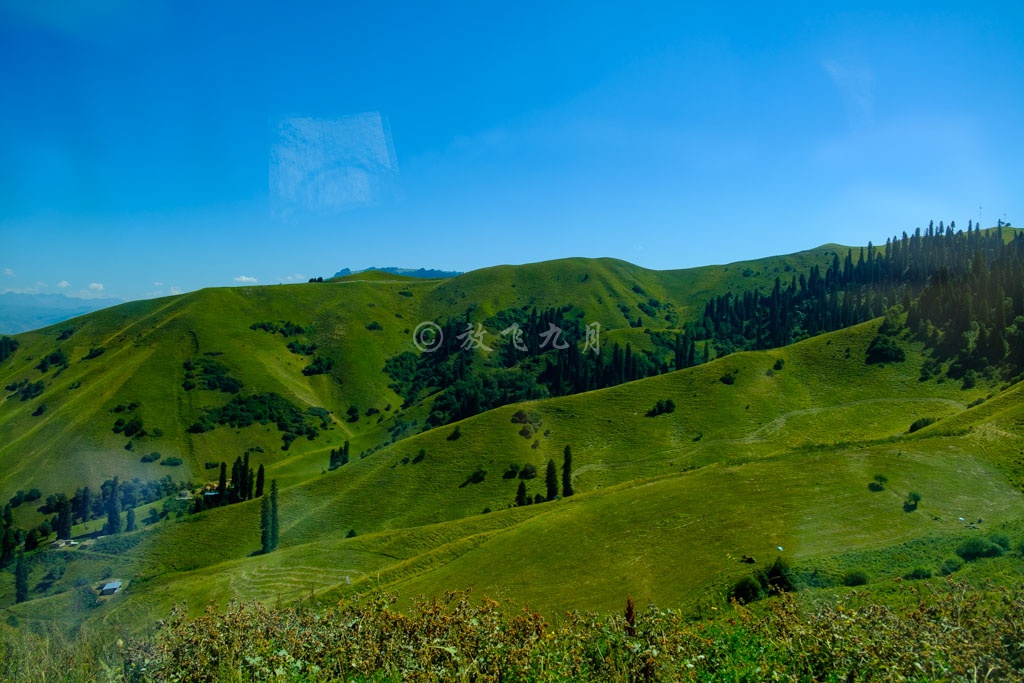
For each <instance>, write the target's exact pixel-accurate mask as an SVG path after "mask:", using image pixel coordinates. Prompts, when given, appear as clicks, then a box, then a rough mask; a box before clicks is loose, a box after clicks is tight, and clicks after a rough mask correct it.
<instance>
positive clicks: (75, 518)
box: [28, 475, 192, 550]
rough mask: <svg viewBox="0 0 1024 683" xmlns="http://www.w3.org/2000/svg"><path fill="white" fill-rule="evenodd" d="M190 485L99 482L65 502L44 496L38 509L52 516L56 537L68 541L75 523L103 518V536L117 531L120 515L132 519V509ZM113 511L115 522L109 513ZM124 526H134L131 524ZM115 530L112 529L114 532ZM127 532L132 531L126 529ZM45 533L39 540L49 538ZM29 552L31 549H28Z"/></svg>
mask: <svg viewBox="0 0 1024 683" xmlns="http://www.w3.org/2000/svg"><path fill="white" fill-rule="evenodd" d="M191 487H192V483H191V482H188V481H178V482H175V481H174V480H173V479H172V478H171V475H167V476H164V477H161V478H160V479H151V480H148V481H142V480H141V479H139V478H138V477H135V478H133V479H131V480H127V481H120V479H118V478H117V477H114V478H113V479H108V480H106V481H104V482H103V484H102V485H101V486H100V488H99V490H98V491H94V490H92V489H91V488H90V487H88V486H84V487H79V488H78V489H77V490H76V491H75V494H74V495H73V496H72V497H71V498H70V499H68V497H67V496H66V495H64V494H63V493H53V494H50V495H48V496H47V497H46V502H45V504H44V505H42V506H41V507H40V508H39V511H40V512H42V513H44V514H54V515H55V516H54V517H53V518H52V519H51V520H49V527H50V529H52V530H55V531H56V532H57V538H71V526H72V525H73V524H76V523H85V522H89V521H91V520H94V519H100V518H102V517H104V516H106V517H107V524H106V526H105V527H104V528H105V531H106V532H107V533H117V532H118V531H120V521H119V520H120V512H121V511H122V510H126V509H127V510H128V511H129V515H131V516H133V515H134V512H133V508H136V507H138V506H140V505H147V504H149V503H153V502H156V501H158V500H160V499H162V498H166V497H168V496H172V495H174V494H176V493H177V492H178V491H180V490H182V489H190V488H191ZM115 509H116V510H117V519H118V521H116V522H115V520H114V516H113V514H112V511H113V510H115ZM128 526H132V527H134V525H133V524H129V525H128ZM115 529H116V530H115ZM128 530H129V531H131V530H132V529H128ZM49 533H50V531H49V530H47V531H46V533H45V534H42V537H45V536H47V535H49ZM28 549H29V550H31V548H28Z"/></svg>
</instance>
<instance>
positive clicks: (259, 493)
mask: <svg viewBox="0 0 1024 683" xmlns="http://www.w3.org/2000/svg"><path fill="white" fill-rule="evenodd" d="M264 477H265V475H264V472H263V463H260V468H259V470H257V471H256V497H257V498H262V497H263V482H264Z"/></svg>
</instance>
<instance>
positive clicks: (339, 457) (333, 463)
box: [328, 441, 349, 472]
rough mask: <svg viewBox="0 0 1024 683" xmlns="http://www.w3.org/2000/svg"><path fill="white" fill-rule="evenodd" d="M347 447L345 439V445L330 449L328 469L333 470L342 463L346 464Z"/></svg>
mask: <svg viewBox="0 0 1024 683" xmlns="http://www.w3.org/2000/svg"><path fill="white" fill-rule="evenodd" d="M348 448H349V446H348V441H346V442H345V445H344V446H342V447H341V448H338V449H334V448H332V449H331V459H330V464H329V466H328V469H330V470H331V471H332V472H333V471H334V470H336V469H338V468H339V467H341V466H342V465H347V464H348Z"/></svg>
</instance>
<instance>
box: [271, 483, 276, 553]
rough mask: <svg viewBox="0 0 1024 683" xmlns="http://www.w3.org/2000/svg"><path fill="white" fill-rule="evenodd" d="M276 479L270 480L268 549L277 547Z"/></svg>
mask: <svg viewBox="0 0 1024 683" xmlns="http://www.w3.org/2000/svg"><path fill="white" fill-rule="evenodd" d="M277 537H278V524H277V479H273V480H271V482H270V549H271V550H276V549H277Z"/></svg>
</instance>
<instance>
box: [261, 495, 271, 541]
mask: <svg viewBox="0 0 1024 683" xmlns="http://www.w3.org/2000/svg"><path fill="white" fill-rule="evenodd" d="M260 552H261V553H263V554H264V555H265V554H267V553H269V552H270V496H265V497H264V498H263V504H262V505H261V506H260Z"/></svg>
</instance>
